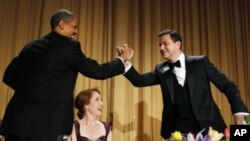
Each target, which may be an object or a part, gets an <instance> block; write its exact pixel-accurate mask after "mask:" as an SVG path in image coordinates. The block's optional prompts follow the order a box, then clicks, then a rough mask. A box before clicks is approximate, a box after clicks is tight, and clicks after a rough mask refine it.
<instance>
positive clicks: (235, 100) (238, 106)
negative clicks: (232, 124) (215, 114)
mask: <svg viewBox="0 0 250 141" xmlns="http://www.w3.org/2000/svg"><path fill="white" fill-rule="evenodd" d="M204 64H205V65H204V66H205V70H206V72H207V75H208V78H209V79H210V81H211V82H212V83H213V84H215V86H216V87H217V88H218V89H220V91H222V92H223V93H224V94H225V95H226V97H227V99H228V101H229V103H230V105H231V110H232V112H233V113H237V112H248V109H247V107H246V105H245V104H244V102H243V101H242V99H241V96H240V91H239V89H238V88H237V86H236V85H235V84H234V83H233V82H232V81H231V80H229V78H227V77H226V75H225V74H223V73H221V72H220V71H219V70H218V69H217V68H216V67H215V66H214V65H213V64H212V63H211V62H210V61H209V59H208V58H207V57H205V58H204Z"/></svg>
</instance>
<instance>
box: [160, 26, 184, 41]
mask: <svg viewBox="0 0 250 141" xmlns="http://www.w3.org/2000/svg"><path fill="white" fill-rule="evenodd" d="M165 34H169V35H170V38H171V39H172V40H173V41H174V42H177V41H180V42H182V39H181V35H180V34H179V33H178V32H176V31H174V30H172V29H164V30H162V31H161V32H159V33H158V37H161V36H163V35H165Z"/></svg>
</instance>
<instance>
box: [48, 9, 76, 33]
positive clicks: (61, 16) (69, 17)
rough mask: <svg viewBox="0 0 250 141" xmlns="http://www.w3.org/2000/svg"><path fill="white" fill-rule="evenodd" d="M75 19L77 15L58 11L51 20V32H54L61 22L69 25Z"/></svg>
mask: <svg viewBox="0 0 250 141" xmlns="http://www.w3.org/2000/svg"><path fill="white" fill-rule="evenodd" d="M74 17H75V14H74V13H72V12H70V11H69V10H66V9H60V10H58V11H56V12H55V13H54V14H53V15H52V17H51V19H50V26H51V30H54V29H55V28H56V26H57V25H58V24H59V22H60V21H61V20H63V21H64V22H65V23H68V22H70V21H72V19H73V18H74Z"/></svg>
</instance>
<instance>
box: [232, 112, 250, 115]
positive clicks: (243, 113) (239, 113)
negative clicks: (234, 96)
mask: <svg viewBox="0 0 250 141" xmlns="http://www.w3.org/2000/svg"><path fill="white" fill-rule="evenodd" d="M234 115H235V116H236V115H244V116H249V113H246V112H238V113H235V114H234Z"/></svg>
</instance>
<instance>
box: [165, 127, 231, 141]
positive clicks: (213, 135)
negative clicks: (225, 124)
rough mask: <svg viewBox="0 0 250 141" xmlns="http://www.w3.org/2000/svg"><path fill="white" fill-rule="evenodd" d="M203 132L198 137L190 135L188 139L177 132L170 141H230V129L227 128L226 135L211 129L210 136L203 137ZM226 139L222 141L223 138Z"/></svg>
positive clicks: (187, 136)
mask: <svg viewBox="0 0 250 141" xmlns="http://www.w3.org/2000/svg"><path fill="white" fill-rule="evenodd" d="M203 131H204V129H203V130H202V131H200V132H199V133H198V134H197V135H194V134H193V133H188V134H187V135H186V137H185V136H184V135H182V134H181V133H180V132H179V131H175V132H173V133H172V134H171V137H170V138H169V141H229V135H230V133H229V128H226V129H225V131H224V133H219V132H218V131H216V130H214V129H213V128H212V127H209V130H208V134H207V135H205V136H204V137H203V135H202V132H203ZM223 137H224V138H225V139H224V140H222V138H223Z"/></svg>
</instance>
